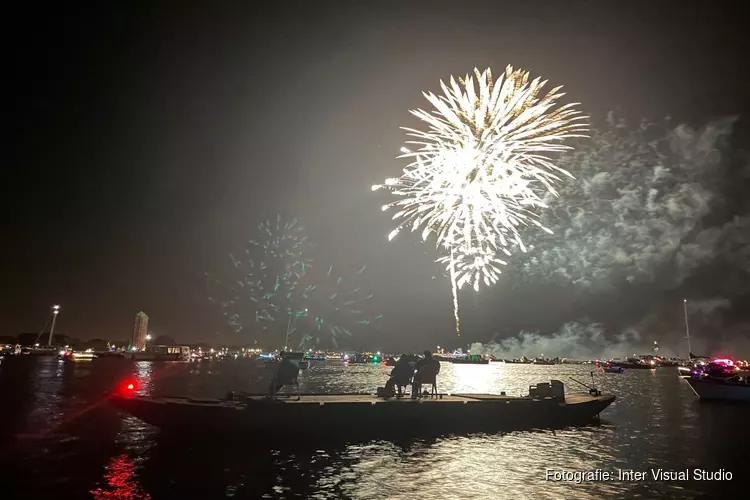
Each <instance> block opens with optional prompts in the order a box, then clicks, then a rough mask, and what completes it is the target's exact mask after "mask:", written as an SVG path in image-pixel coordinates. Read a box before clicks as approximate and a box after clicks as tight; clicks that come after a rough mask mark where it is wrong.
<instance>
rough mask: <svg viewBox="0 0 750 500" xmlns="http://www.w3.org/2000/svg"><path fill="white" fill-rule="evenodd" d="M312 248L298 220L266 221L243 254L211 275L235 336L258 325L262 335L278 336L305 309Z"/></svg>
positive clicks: (231, 258) (218, 300) (236, 255)
mask: <svg viewBox="0 0 750 500" xmlns="http://www.w3.org/2000/svg"><path fill="white" fill-rule="evenodd" d="M311 249H312V245H311V244H310V243H309V241H308V238H307V236H306V233H305V231H304V229H303V228H302V227H301V225H300V224H299V223H298V221H297V220H296V219H291V220H288V221H287V220H284V219H283V218H282V217H281V216H277V217H276V220H275V221H274V220H271V219H269V220H266V221H264V222H262V223H261V224H259V225H258V228H257V234H256V237H255V238H254V239H252V240H250V241H248V243H247V245H246V247H245V248H244V250H243V251H242V252H240V253H238V254H230V255H229V258H230V264H231V265H230V266H229V268H228V269H227V270H226V272H225V273H221V276H219V277H217V276H214V275H209V279H210V284H211V285H212V288H213V289H215V290H216V294H215V296H213V297H210V298H211V300H212V301H214V302H216V303H218V304H219V306H220V308H221V311H222V314H223V316H224V317H225V319H226V320H227V322H228V323H229V324H230V325H231V326H232V327H233V328H234V329H235V330H236V331H240V330H244V329H247V328H248V327H249V326H250V325H251V324H258V323H260V324H261V327H262V329H263V330H267V329H268V328H269V327H272V329H273V330H281V329H282V328H283V327H284V326H287V335H288V334H289V328H288V325H289V323H288V321H287V319H288V318H290V317H291V316H292V315H297V313H298V311H300V310H302V309H303V308H304V301H305V300H306V299H307V294H308V293H309V292H310V289H309V287H304V286H300V280H301V279H302V277H303V276H304V275H305V273H306V271H307V269H308V267H309V266H310V262H311V259H310V256H309V255H310V254H309V252H310V251H311Z"/></svg>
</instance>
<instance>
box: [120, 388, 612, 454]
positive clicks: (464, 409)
mask: <svg viewBox="0 0 750 500" xmlns="http://www.w3.org/2000/svg"><path fill="white" fill-rule="evenodd" d="M614 400H615V396H613V395H608V394H602V393H601V392H599V391H598V390H596V389H594V388H592V389H591V390H590V392H589V393H588V394H567V395H566V394H565V392H564V388H563V384H562V382H560V381H556V380H553V381H552V382H551V383H543V384H537V385H536V386H531V387H530V388H529V395H528V396H507V395H505V393H501V394H438V395H435V396H431V397H421V398H418V399H411V398H395V397H380V396H377V395H374V394H363V393H360V394H321V393H306V394H297V395H292V396H287V397H281V396H278V395H277V396H276V397H275V398H271V397H268V396H266V395H263V394H247V393H241V394H234V393H230V394H229V395H227V397H226V398H224V399H194V398H184V397H149V396H140V395H137V387H135V383H134V382H127V383H126V385H124V386H122V387H121V388H120V389H119V390H117V391H115V392H113V393H112V394H110V395H109V401H110V402H111V403H112V404H113V405H114V406H116V407H117V408H119V409H120V410H122V411H124V412H126V413H129V414H130V415H133V416H135V417H137V418H139V419H140V420H142V421H144V422H146V423H148V424H151V425H154V426H156V427H159V428H161V429H162V430H163V431H165V432H167V433H171V432H174V433H176V434H175V435H181V433H183V432H192V431H198V434H201V435H215V434H216V433H222V434H227V433H229V434H232V435H233V436H239V437H245V438H249V439H251V440H257V439H262V438H263V437H268V436H279V435H280V434H279V433H280V432H281V433H282V434H283V435H284V437H285V438H291V439H295V440H297V439H305V438H306V437H310V434H311V433H310V429H315V433H314V434H315V436H316V438H342V437H346V439H350V438H351V439H360V438H368V437H374V438H379V437H386V436H389V435H392V434H398V435H412V436H413V435H418V434H422V435H423V434H424V433H428V434H433V433H440V434H442V433H451V434H452V433H467V432H469V433H470V432H482V431H485V432H493V431H494V432H497V431H503V430H516V429H531V428H560V427H566V426H573V425H585V424H587V423H590V422H592V420H595V419H596V417H598V415H599V414H600V413H601V412H602V411H604V409H606V408H607V407H608V406H609V405H610V404H611V403H612V402H613V401H614ZM394 422H398V425H393V423H394Z"/></svg>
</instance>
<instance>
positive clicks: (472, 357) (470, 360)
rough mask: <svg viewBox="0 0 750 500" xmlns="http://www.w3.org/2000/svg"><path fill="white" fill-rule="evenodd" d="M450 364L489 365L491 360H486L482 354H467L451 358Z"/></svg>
mask: <svg viewBox="0 0 750 500" xmlns="http://www.w3.org/2000/svg"><path fill="white" fill-rule="evenodd" d="M450 362H451V363H453V364H454V365H489V364H490V359H489V358H485V357H484V356H482V355H481V354H467V355H465V356H456V357H455V358H451V359H450Z"/></svg>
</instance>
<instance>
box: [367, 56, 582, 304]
mask: <svg viewBox="0 0 750 500" xmlns="http://www.w3.org/2000/svg"><path fill="white" fill-rule="evenodd" d="M475 79H476V81H475ZM546 83H547V82H546V81H542V80H541V79H539V78H536V79H534V80H533V81H529V73H528V72H527V71H523V70H514V69H513V68H512V67H511V66H508V67H507V68H506V70H505V74H504V75H503V76H501V77H500V78H499V79H498V80H497V81H495V80H494V79H493V78H492V72H491V70H490V69H487V70H485V71H484V72H481V73H480V72H479V70H477V69H475V70H474V77H471V76H469V75H466V76H465V77H464V78H463V79H459V81H458V82H457V81H456V79H455V78H454V77H451V78H450V85H446V84H445V83H444V82H442V81H441V82H440V85H441V87H442V89H443V92H444V95H441V96H437V95H435V94H433V93H432V92H425V93H423V95H424V96H425V98H426V99H427V100H428V101H429V102H430V103H431V104H432V105H433V106H434V108H435V109H434V110H432V111H431V112H427V111H424V110H422V109H417V110H412V111H411V113H412V114H413V115H414V116H416V117H417V118H419V119H421V120H422V121H424V122H426V123H427V125H428V128H427V130H426V131H420V130H416V129H411V128H404V130H406V131H407V133H408V135H409V136H411V137H412V138H414V139H415V140H411V141H409V142H408V143H409V144H414V145H416V146H417V147H416V150H415V151H412V150H410V149H406V148H404V149H402V153H403V154H402V155H401V158H408V159H410V160H411V162H410V163H409V165H407V166H406V168H405V169H404V173H403V175H402V176H401V177H398V178H393V179H387V180H386V182H385V184H383V185H375V186H373V190H376V189H379V188H382V187H385V188H387V189H389V190H390V191H391V192H392V193H393V194H394V195H395V196H396V197H397V199H396V200H395V201H393V202H392V203H389V204H387V205H385V206H384V207H383V210H388V209H390V208H396V209H398V211H397V212H396V214H395V215H394V216H393V219H394V220H399V224H398V226H397V227H396V229H394V230H393V231H392V232H391V233H390V235H389V239H392V238H394V237H395V236H396V235H397V234H398V233H399V232H400V231H401V230H402V229H403V228H405V227H410V228H411V230H412V231H417V230H421V232H422V239H423V240H427V238H428V237H429V235H430V234H432V233H435V234H436V236H437V244H438V245H439V246H442V247H445V248H447V249H449V253H450V256H449V257H448V263H449V267H450V268H451V269H452V272H451V276H452V281H453V285H454V301H455V300H456V299H455V293H456V288H457V275H456V273H455V271H456V270H455V267H456V266H457V265H458V264H459V262H460V260H458V261H457V260H456V256H457V255H466V256H474V257H476V256H479V257H480V259H479V260H478V261H477V260H476V258H475V259H474V262H475V263H477V265H479V266H480V268H479V272H472V273H469V274H467V276H469V278H468V279H469V280H470V281H471V282H472V283H473V284H476V283H478V282H479V281H478V279H479V278H481V277H485V278H488V279H486V280H484V281H485V282H486V283H492V282H493V281H494V279H493V278H492V276H494V275H496V272H495V270H496V268H495V267H491V266H489V265H488V266H486V267H481V262H482V261H485V260H487V261H491V256H493V255H494V254H496V253H497V252H498V251H499V250H501V249H503V248H506V247H511V246H513V245H518V246H519V247H520V248H521V249H522V250H524V251H525V247H524V245H523V241H522V240H521V236H520V234H519V228H520V227H521V226H526V225H530V224H531V225H536V226H538V227H540V228H542V229H545V228H544V227H543V226H542V225H541V224H540V223H539V221H538V220H537V216H536V214H535V212H534V210H535V209H536V208H538V207H544V206H545V205H544V203H543V201H542V195H543V192H544V191H545V190H547V191H550V192H552V193H553V194H556V193H555V190H554V187H553V184H554V183H555V182H556V181H559V180H560V175H564V176H570V174H569V173H568V172H567V171H565V170H563V169H561V168H559V167H557V166H556V165H555V164H554V163H553V162H552V159H551V158H550V157H549V155H550V154H553V153H559V152H562V151H565V150H568V149H571V148H570V146H567V145H565V144H563V141H564V140H565V139H569V138H572V137H584V136H585V132H586V131H587V125H586V123H585V119H586V117H584V116H581V114H580V111H577V110H576V109H574V108H575V105H576V103H573V104H567V105H562V106H558V99H559V98H560V97H562V96H563V95H564V94H563V93H561V92H560V88H561V87H556V88H554V89H552V90H550V91H549V92H548V93H547V94H546V95H544V96H543V97H542V96H540V92H541V89H542V87H543V86H544V85H545V84H546ZM547 231H549V230H547Z"/></svg>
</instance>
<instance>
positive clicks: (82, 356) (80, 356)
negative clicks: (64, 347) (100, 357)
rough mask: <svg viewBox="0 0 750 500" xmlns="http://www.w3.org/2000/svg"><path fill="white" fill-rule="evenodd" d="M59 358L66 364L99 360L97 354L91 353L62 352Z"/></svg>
mask: <svg viewBox="0 0 750 500" xmlns="http://www.w3.org/2000/svg"><path fill="white" fill-rule="evenodd" d="M59 357H60V360H61V361H64V362H66V363H81V362H87V361H93V360H95V359H96V358H97V356H96V354H94V353H93V352H91V351H62V352H61V353H60V355H59Z"/></svg>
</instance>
